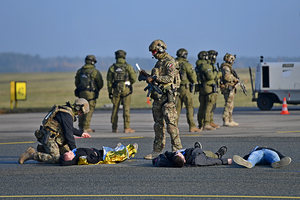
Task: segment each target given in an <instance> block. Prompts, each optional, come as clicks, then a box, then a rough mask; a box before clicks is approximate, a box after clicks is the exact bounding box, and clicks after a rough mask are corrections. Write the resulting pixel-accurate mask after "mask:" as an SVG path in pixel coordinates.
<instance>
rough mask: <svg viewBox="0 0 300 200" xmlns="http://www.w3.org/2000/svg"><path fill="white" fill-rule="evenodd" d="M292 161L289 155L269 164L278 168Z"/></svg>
mask: <svg viewBox="0 0 300 200" xmlns="http://www.w3.org/2000/svg"><path fill="white" fill-rule="evenodd" d="M291 162H292V159H291V158H290V157H284V158H282V159H281V160H279V161H278V162H273V163H272V164H271V166H272V167H273V168H279V167H284V166H287V165H288V164H290V163H291Z"/></svg>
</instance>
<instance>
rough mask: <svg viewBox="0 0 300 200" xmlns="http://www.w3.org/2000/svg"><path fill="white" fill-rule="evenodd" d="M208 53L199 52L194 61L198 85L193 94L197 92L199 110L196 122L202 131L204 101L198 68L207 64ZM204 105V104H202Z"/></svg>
mask: <svg viewBox="0 0 300 200" xmlns="http://www.w3.org/2000/svg"><path fill="white" fill-rule="evenodd" d="M207 55H208V52H207V51H200V52H199V53H198V60H197V61H196V67H195V71H196V75H197V82H198V84H197V85H196V87H195V92H199V103H200V105H199V109H198V114H197V120H198V127H199V129H201V130H202V129H203V117H200V116H203V115H204V109H205V107H201V101H204V99H203V98H201V97H203V95H201V94H200V88H201V86H202V82H201V76H200V75H201V74H200V66H202V64H204V63H208V62H209V61H208V57H207ZM202 104H203V105H204V103H202Z"/></svg>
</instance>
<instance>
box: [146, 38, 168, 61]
mask: <svg viewBox="0 0 300 200" xmlns="http://www.w3.org/2000/svg"><path fill="white" fill-rule="evenodd" d="M166 49H167V45H166V43H165V42H164V41H162V40H154V41H153V42H152V43H151V44H150V46H149V51H151V52H152V55H153V56H154V57H155V56H156V55H157V54H160V53H164V52H165V50H166Z"/></svg>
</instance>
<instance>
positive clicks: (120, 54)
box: [115, 50, 126, 59]
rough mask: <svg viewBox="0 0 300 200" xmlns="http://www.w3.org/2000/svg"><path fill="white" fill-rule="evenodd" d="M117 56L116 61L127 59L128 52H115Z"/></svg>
mask: <svg viewBox="0 0 300 200" xmlns="http://www.w3.org/2000/svg"><path fill="white" fill-rule="evenodd" d="M115 56H116V59H118V58H124V59H126V52H125V51H123V50H118V51H116V52H115Z"/></svg>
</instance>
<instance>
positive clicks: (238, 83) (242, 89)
mask: <svg viewBox="0 0 300 200" xmlns="http://www.w3.org/2000/svg"><path fill="white" fill-rule="evenodd" d="M232 74H233V76H234V77H235V78H237V79H238V82H237V83H236V85H235V87H237V86H238V85H240V86H241V91H243V93H244V94H245V95H246V96H247V90H246V86H245V84H244V83H243V82H242V81H241V79H240V77H238V75H237V73H236V71H235V70H234V69H232Z"/></svg>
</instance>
